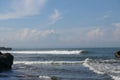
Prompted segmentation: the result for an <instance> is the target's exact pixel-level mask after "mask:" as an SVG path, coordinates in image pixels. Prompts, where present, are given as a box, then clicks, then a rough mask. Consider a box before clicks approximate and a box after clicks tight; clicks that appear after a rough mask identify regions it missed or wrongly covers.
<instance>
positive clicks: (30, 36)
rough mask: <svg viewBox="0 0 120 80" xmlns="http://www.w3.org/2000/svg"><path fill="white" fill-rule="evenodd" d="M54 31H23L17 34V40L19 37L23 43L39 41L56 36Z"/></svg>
mask: <svg viewBox="0 0 120 80" xmlns="http://www.w3.org/2000/svg"><path fill="white" fill-rule="evenodd" d="M54 33H55V31H54V30H44V31H40V30H37V29H28V28H26V29H22V30H21V31H19V32H17V33H16V39H17V37H19V39H20V40H23V41H27V40H28V41H37V40H39V39H41V38H45V37H47V36H48V35H51V34H54Z"/></svg>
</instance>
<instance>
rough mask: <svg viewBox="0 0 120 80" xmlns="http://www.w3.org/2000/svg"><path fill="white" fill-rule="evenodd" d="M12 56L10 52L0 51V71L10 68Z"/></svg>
mask: <svg viewBox="0 0 120 80" xmlns="http://www.w3.org/2000/svg"><path fill="white" fill-rule="evenodd" d="M13 59H14V56H13V55H11V54H10V53H4V54H3V53H1V52H0V72H1V71H6V70H10V69H11V68H12V64H13Z"/></svg>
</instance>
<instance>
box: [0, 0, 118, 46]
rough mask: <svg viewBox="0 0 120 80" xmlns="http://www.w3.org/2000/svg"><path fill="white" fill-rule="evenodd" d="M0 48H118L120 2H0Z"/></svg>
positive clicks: (91, 0) (40, 0)
mask: <svg viewBox="0 0 120 80" xmlns="http://www.w3.org/2000/svg"><path fill="white" fill-rule="evenodd" d="M0 37H1V38H0V46H8V47H14V48H67V47H68V48H77V47H78V48H79V47H120V0H0Z"/></svg>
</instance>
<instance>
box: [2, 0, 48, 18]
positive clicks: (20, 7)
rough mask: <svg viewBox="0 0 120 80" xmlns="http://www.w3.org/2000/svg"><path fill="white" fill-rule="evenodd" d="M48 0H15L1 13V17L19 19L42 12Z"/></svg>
mask: <svg viewBox="0 0 120 80" xmlns="http://www.w3.org/2000/svg"><path fill="white" fill-rule="evenodd" d="M46 1H47V0H13V2H12V4H11V6H9V7H10V8H9V10H7V11H6V12H2V13H0V19H2V20H6V19H17V18H23V17H26V16H34V15H37V14H39V13H40V11H41V10H42V8H43V7H44V5H45V3H46Z"/></svg>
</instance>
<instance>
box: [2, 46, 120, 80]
mask: <svg viewBox="0 0 120 80" xmlns="http://www.w3.org/2000/svg"><path fill="white" fill-rule="evenodd" d="M118 50H120V48H65V49H13V50H12V51H2V53H7V52H9V53H11V54H12V55H13V56H14V64H13V66H12V70H11V71H7V72H1V73H0V80H55V79H57V80H120V59H117V58H115V56H114V53H115V52H116V51H118Z"/></svg>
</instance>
